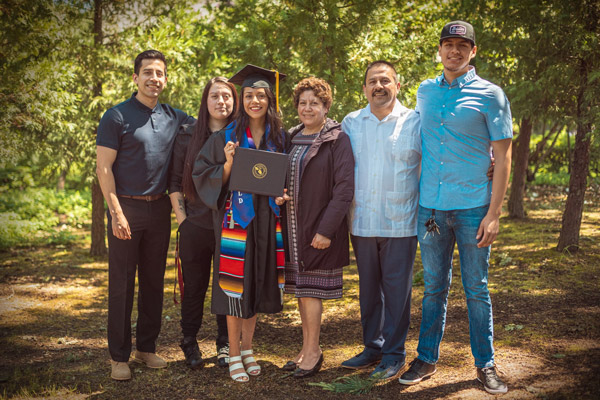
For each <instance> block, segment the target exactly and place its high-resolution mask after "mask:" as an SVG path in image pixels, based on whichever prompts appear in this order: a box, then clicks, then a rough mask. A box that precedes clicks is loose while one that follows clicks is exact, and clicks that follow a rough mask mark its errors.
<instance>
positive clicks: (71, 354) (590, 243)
mask: <svg viewBox="0 0 600 400" xmlns="http://www.w3.org/2000/svg"><path fill="white" fill-rule="evenodd" d="M528 193H529V194H531V193H535V194H536V195H535V196H532V195H531V196H528V198H527V202H526V206H527V209H528V217H527V218H526V219H524V220H511V219H508V218H505V217H503V218H502V219H501V232H500V236H499V238H498V240H497V241H496V243H495V244H494V246H493V249H492V257H491V268H490V290H491V295H492V302H493V306H494V318H495V320H494V322H495V348H496V361H497V363H498V365H499V367H500V368H501V369H502V371H504V373H505V374H506V375H505V378H506V380H507V382H508V384H509V389H510V390H509V393H508V395H506V396H504V397H506V398H511V399H512V398H544V399H563V398H569V399H571V398H577V399H579V398H584V399H586V398H589V399H595V398H597V395H598V393H600V379H599V378H600V361H599V360H600V344H599V339H600V293H599V290H598V288H599V287H600V231H599V230H598V226H600V206H599V204H600V194H598V192H597V191H591V192H590V193H589V194H588V198H587V199H586V206H585V211H584V217H583V225H582V229H581V246H582V249H581V251H579V252H578V253H575V254H568V253H566V252H564V253H559V252H557V251H556V250H555V249H554V248H555V246H556V243H557V241H558V235H559V231H560V221H561V216H562V215H561V213H562V206H563V204H564V200H565V193H564V191H561V190H556V189H552V188H544V187H538V188H533V189H530V190H529V191H528ZM86 228H87V227H86V226H85V225H84V226H83V227H82V228H80V229H79V230H76V231H74V235H75V238H76V239H74V240H73V241H71V242H68V243H61V244H59V245H56V244H54V245H46V246H40V247H30V248H21V247H19V248H16V247H12V248H10V249H7V250H6V251H3V252H1V253H0V348H1V354H2V357H0V399H2V400H4V399H38V398H39V399H41V398H44V399H163V398H172V399H205V398H230V397H236V398H240V397H250V396H251V397H257V395H260V396H261V397H263V398H269V399H278V398H290V399H301V398H321V399H329V398H381V399H385V398H394V399H397V398H407V399H408V398H410V399H430V398H448V399H458V398H461V399H465V398H466V399H480V398H494V397H493V396H491V395H487V394H486V393H485V392H483V391H482V390H481V387H480V384H478V383H477V382H476V380H475V370H474V368H473V358H472V356H471V353H470V347H469V332H468V320H467V311H466V302H465V299H464V292H463V290H462V287H461V284H460V267H459V265H458V262H457V261H455V265H454V270H453V275H454V276H453V285H452V289H451V291H450V294H449V303H448V317H447V326H446V334H445V336H444V341H443V342H442V345H441V358H440V360H439V363H438V372H437V373H436V375H434V376H433V377H432V378H431V379H429V380H427V381H424V382H423V383H421V384H419V385H416V386H412V387H405V386H401V385H400V384H398V382H397V381H396V380H390V381H387V382H383V383H379V384H376V385H372V384H371V382H369V381H368V379H367V377H368V374H369V373H370V370H367V371H349V370H344V369H341V368H340V367H339V365H340V363H341V362H342V361H343V360H345V359H347V358H349V357H351V356H353V355H354V354H356V353H357V352H359V351H360V350H361V348H362V346H361V326H360V319H359V315H360V312H359V307H358V275H357V271H356V265H355V264H354V263H353V264H352V265H351V266H349V267H348V268H346V269H345V271H344V274H345V275H344V297H343V298H342V299H339V300H333V301H327V302H325V309H324V314H323V326H322V335H321V343H322V347H323V351H324V356H325V362H324V366H323V369H322V371H321V372H320V373H319V374H317V375H316V376H315V377H312V378H309V379H307V380H305V381H296V380H294V379H293V378H290V377H289V374H287V373H285V372H283V371H281V370H280V369H279V367H280V366H282V365H283V364H284V363H285V362H286V361H287V360H289V359H291V358H292V357H294V355H295V354H296V353H297V352H298V350H299V349H300V345H301V340H302V337H301V335H302V333H301V325H300V316H299V313H298V310H297V307H296V301H295V300H294V299H293V298H291V297H289V296H286V298H285V304H284V311H283V312H282V313H280V314H275V315H261V316H259V322H258V326H257V329H256V335H255V353H256V354H257V356H258V357H257V358H258V360H259V363H260V364H261V366H262V367H263V374H262V375H261V376H260V377H259V378H252V379H251V382H250V383H249V384H236V383H234V382H233V381H232V380H231V379H229V377H228V375H227V372H226V370H224V369H220V368H218V367H216V365H215V362H216V354H215V345H214V337H215V335H216V323H215V319H214V316H212V315H210V311H209V310H210V309H209V302H207V303H206V308H205V322H204V325H203V327H202V330H201V332H200V334H199V335H198V339H199V341H200V349H201V351H202V353H203V355H204V357H205V358H206V359H207V362H206V364H205V366H204V368H202V369H201V370H198V371H191V370H189V369H188V368H186V366H185V365H184V362H183V355H182V354H181V351H180V349H179V347H178V343H179V339H180V331H179V308H178V307H179V306H176V305H175V304H174V303H173V300H172V297H173V284H174V282H175V271H174V267H173V265H174V260H173V258H172V257H173V249H171V252H170V253H169V254H170V258H169V260H168V268H167V274H166V280H165V281H166V283H165V300H164V311H163V326H162V331H161V335H160V337H159V340H158V351H159V353H160V354H161V355H163V356H164V357H165V358H166V359H167V361H168V362H169V367H168V368H167V369H165V370H150V369H148V368H146V367H144V366H140V365H138V364H132V371H133V375H134V378H133V380H131V381H129V382H116V381H113V380H111V379H110V378H109V372H110V365H109V357H108V351H107V348H106V346H107V345H106V318H107V308H106V305H107V279H108V274H107V262H106V260H105V259H94V258H92V257H90V256H89V255H88V246H89V237H88V236H87V233H86ZM173 238H174V235H173ZM456 258H457V257H456ZM422 296H423V280H422V268H421V264H420V256H419V255H417V261H416V264H415V272H414V288H413V296H412V311H411V314H412V322H411V328H410V330H409V333H408V339H407V342H406V347H407V351H408V356H407V358H408V360H411V359H412V358H413V357H414V356H415V355H416V347H417V344H418V333H419V325H420V320H421V299H422ZM208 298H210V297H208ZM134 310H135V307H134ZM134 323H135V311H134V316H133V320H132V324H134ZM134 332H135V328H134ZM340 378H342V379H340ZM339 383H349V384H350V386H351V387H352V388H358V389H357V392H358V391H359V390H361V391H362V390H363V388H364V391H365V392H366V393H365V394H360V395H353V394H349V393H338V392H335V391H332V390H333V389H334V388H337V387H338V386H339V385H337V384H339ZM327 388H329V390H324V389H327ZM357 396H358V397H357Z"/></svg>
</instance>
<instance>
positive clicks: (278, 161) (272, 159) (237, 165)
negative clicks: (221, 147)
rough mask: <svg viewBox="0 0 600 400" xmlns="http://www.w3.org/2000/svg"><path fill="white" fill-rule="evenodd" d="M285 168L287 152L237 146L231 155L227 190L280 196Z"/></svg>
mask: <svg viewBox="0 0 600 400" xmlns="http://www.w3.org/2000/svg"><path fill="white" fill-rule="evenodd" d="M287 168H288V155H287V154H282V153H275V152H272V151H264V150H255V149H247V148H244V147H238V148H237V149H235V155H234V156H233V166H232V168H231V177H230V178H229V190H237V191H240V192H246V193H254V194H262V195H265V196H271V197H280V196H281V195H282V194H283V186H284V185H285V176H286V173H287Z"/></svg>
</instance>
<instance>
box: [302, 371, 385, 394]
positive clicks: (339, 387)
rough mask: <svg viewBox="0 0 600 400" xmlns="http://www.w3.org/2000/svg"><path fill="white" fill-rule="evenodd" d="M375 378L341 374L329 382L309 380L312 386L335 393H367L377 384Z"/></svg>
mask: <svg viewBox="0 0 600 400" xmlns="http://www.w3.org/2000/svg"><path fill="white" fill-rule="evenodd" d="M377 382H378V380H377V379H375V378H361V377H360V376H358V375H352V376H341V377H339V378H336V379H334V380H333V381H331V382H330V383H327V382H309V383H308V384H309V385H311V386H318V387H321V388H322V389H323V390H327V391H330V392H334V393H350V394H367V393H369V392H370V391H371V389H373V387H374V386H375V385H376V384H377Z"/></svg>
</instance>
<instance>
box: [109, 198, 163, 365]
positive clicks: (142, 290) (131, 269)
mask: <svg viewBox="0 0 600 400" xmlns="http://www.w3.org/2000/svg"><path fill="white" fill-rule="evenodd" d="M119 202H120V203H121V208H122V209H123V213H124V214H125V218H127V221H128V222H129V226H130V228H131V239H130V240H121V239H117V238H116V237H115V236H114V235H113V233H112V219H111V216H110V214H109V215H108V350H109V352H110V356H111V358H112V359H113V360H114V361H120V362H126V361H128V360H129V355H130V353H131V310H132V308H133V295H134V292H135V274H136V267H137V273H138V283H139V289H138V318H137V327H136V335H135V336H136V348H137V350H139V351H143V352H149V353H154V352H155V351H156V339H157V338H158V334H159V332H160V324H161V317H162V306H163V291H164V276H165V265H166V262H167V251H168V249H169V239H170V236H171V202H170V201H169V198H168V197H166V196H165V197H163V198H161V199H159V200H156V201H151V202H146V201H145V200H133V199H126V198H119Z"/></svg>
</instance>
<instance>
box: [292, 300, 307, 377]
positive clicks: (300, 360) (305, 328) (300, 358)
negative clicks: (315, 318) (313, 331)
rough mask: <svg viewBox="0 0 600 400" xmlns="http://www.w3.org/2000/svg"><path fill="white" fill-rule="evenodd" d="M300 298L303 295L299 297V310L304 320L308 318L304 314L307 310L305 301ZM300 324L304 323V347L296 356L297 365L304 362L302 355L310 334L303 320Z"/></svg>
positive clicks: (301, 318) (301, 319)
mask: <svg viewBox="0 0 600 400" xmlns="http://www.w3.org/2000/svg"><path fill="white" fill-rule="evenodd" d="M300 300H301V297H298V310H299V311H300V321H304V320H305V319H306V317H305V315H304V313H305V312H306V310H305V307H304V303H303V302H302V301H300ZM300 325H302V348H301V349H300V352H299V353H298V355H297V356H296V357H295V358H294V362H295V363H296V365H300V363H301V362H302V356H303V355H304V346H305V345H306V339H307V335H308V332H307V330H308V328H307V327H306V324H304V322H302V323H301V324H300Z"/></svg>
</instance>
